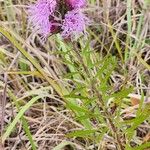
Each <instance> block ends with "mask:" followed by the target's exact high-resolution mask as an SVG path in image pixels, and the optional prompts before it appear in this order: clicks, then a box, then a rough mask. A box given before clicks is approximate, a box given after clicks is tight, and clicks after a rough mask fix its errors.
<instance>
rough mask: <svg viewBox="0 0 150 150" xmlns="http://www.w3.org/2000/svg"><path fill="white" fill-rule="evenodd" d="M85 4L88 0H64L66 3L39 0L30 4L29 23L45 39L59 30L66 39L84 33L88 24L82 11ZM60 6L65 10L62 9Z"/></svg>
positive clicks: (60, 0)
mask: <svg viewBox="0 0 150 150" xmlns="http://www.w3.org/2000/svg"><path fill="white" fill-rule="evenodd" d="M62 5H64V7H62ZM85 6H86V0H64V3H62V0H38V1H37V2H36V3H35V4H33V5H31V6H29V10H28V13H29V23H30V24H32V27H33V28H34V29H35V31H36V32H37V33H39V34H41V36H42V38H43V39H44V40H45V39H46V38H47V37H48V36H49V35H51V34H54V33H57V32H60V33H61V35H62V37H63V38H64V39H68V38H74V37H75V36H76V35H81V34H83V33H84V31H85V27H86V25H87V24H88V19H87V17H86V16H85V15H84V14H83V13H82V12H81V9H82V8H84V7H85ZM60 8H61V9H64V10H63V11H60ZM59 11H60V12H59ZM61 12H65V14H61ZM58 14H59V16H58ZM60 14H61V19H60ZM62 18H63V19H62Z"/></svg>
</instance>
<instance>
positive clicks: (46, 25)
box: [28, 0, 57, 39]
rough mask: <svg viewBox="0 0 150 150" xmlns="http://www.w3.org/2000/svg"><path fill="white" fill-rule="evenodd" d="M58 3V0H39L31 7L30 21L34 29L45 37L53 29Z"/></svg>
mask: <svg viewBox="0 0 150 150" xmlns="http://www.w3.org/2000/svg"><path fill="white" fill-rule="evenodd" d="M56 5H57V2H56V0H38V1H37V3H36V4H34V5H31V6H30V7H29V10H28V13H29V23H32V26H33V28H34V30H36V31H37V32H38V33H39V34H41V35H42V37H43V39H45V38H46V37H47V36H48V35H49V34H50V33H51V31H53V28H54V25H55V24H54V22H55V21H54V20H53V16H54V12H55V9H56ZM50 18H52V19H51V20H50Z"/></svg>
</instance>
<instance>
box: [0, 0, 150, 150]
mask: <svg viewBox="0 0 150 150" xmlns="http://www.w3.org/2000/svg"><path fill="white" fill-rule="evenodd" d="M130 2H131V4H132V5H130ZM30 3H32V0H30V1H29V0H28V1H25V0H15V1H13V0H1V1H0V26H3V27H5V29H6V30H7V31H9V33H10V34H11V35H12V37H14V39H16V40H17V41H19V43H20V44H21V46H22V47H23V48H24V49H25V50H26V52H27V53H28V54H30V56H32V57H34V58H35V59H36V62H38V64H40V66H41V69H42V70H41V72H43V74H44V76H43V75H42V74H41V73H40V72H39V70H38V69H37V67H36V66H35V65H34V64H33V63H32V62H31V60H30V59H29V58H26V57H25V55H23V54H21V53H20V51H18V49H17V48H16V47H15V46H14V45H13V44H11V43H10V41H8V40H7V39H6V38H5V37H4V36H3V35H0V101H1V105H0V114H1V118H0V119H1V134H2V135H3V134H4V132H5V131H6V127H7V126H8V125H9V124H10V123H11V122H12V121H13V119H14V118H15V117H16V115H17V113H18V112H19V110H20V109H21V108H22V107H23V106H24V105H25V104H26V103H28V102H29V101H30V100H31V99H32V98H34V97H37V96H40V98H39V99H38V100H37V101H36V103H34V104H33V105H32V107H30V109H28V110H27V111H26V112H25V114H24V118H25V120H26V121H27V122H28V125H29V127H30V131H31V133H32V138H33V139H34V141H35V143H36V144H37V147H38V148H37V149H38V150H42V149H43V150H52V149H53V148H54V147H56V146H57V145H59V144H60V143H62V144H64V145H65V144H66V145H68V146H64V147H65V148H62V149H64V150H71V149H75V150H94V149H95V150H97V149H98V150H101V149H102V150H117V146H116V141H115V139H114V137H113V135H112V134H110V133H109V132H108V131H106V133H105V134H104V135H103V138H101V140H100V141H99V142H97V141H96V140H94V139H88V138H85V137H84V138H70V137H67V136H66V134H67V133H69V132H70V131H74V130H79V129H80V130H81V129H85V126H84V125H83V124H81V123H80V122H79V121H77V117H76V116H75V114H74V113H73V112H72V111H70V109H68V108H66V107H65V104H66V101H64V99H63V95H67V94H68V93H69V92H71V91H72V90H74V88H76V87H75V81H77V80H79V82H82V80H81V79H78V78H77V79H76V80H73V81H71V80H70V79H66V78H65V75H66V74H67V73H68V72H70V71H68V70H69V65H68V66H67V65H66V64H64V62H63V61H64V60H63V55H62V54H59V52H60V51H63V52H64V53H65V50H66V49H67V48H68V47H67V46H66V45H67V44H65V43H63V41H61V40H60V37H59V35H56V36H55V35H54V36H52V37H50V38H49V39H48V41H47V43H46V44H45V45H42V44H41V43H40V37H39V35H37V34H35V33H34V32H33V31H32V30H31V28H30V27H29V26H28V24H27V11H26V8H27V5H28V4H30ZM149 7H150V6H146V4H145V1H144V0H136V1H135V0H133V1H130V0H127V2H126V1H124V0H113V1H111V0H101V1H99V0H95V1H94V0H91V1H89V6H88V8H87V10H86V12H87V14H88V15H89V17H90V18H91V19H92V20H93V22H94V23H93V25H92V26H91V27H90V28H89V29H88V32H89V37H90V46H91V49H92V50H93V55H92V56H93V61H95V60H97V59H99V58H101V59H102V58H104V57H105V56H106V55H107V54H112V55H113V56H116V59H117V67H116V69H115V71H113V73H112V75H111V81H110V83H109V84H110V85H111V86H112V89H113V91H114V92H118V91H120V89H122V87H124V86H125V87H129V86H133V88H134V90H133V92H132V93H130V95H129V97H126V98H125V100H124V101H125V103H124V105H123V109H122V110H121V113H120V114H122V116H121V119H122V120H128V119H129V120H130V119H131V118H134V117H136V110H137V108H138V107H139V105H140V104H139V103H140V102H139V101H140V99H141V96H142V95H143V96H145V97H144V101H145V102H144V103H143V104H145V103H146V104H147V105H149V102H150V11H149V10H150V8H149ZM130 11H131V12H130ZM74 45H76V44H74ZM73 56H74V54H72V57H73ZM72 61H76V59H73V58H72ZM77 62H78V61H77ZM75 63H76V62H75ZM78 63H79V62H78ZM96 69H97V68H96ZM93 72H94V71H93ZM93 74H94V73H93ZM51 78H52V79H53V81H54V84H52V82H51ZM56 82H57V83H58V85H59V87H61V88H62V91H60V90H59V89H60V88H59V87H57V86H56V87H55V83H56ZM73 82H74V83H73ZM83 84H84V83H83ZM15 100H16V101H17V103H18V104H19V108H17V105H16V103H15ZM80 102H81V101H80V100H79V103H80ZM135 103H136V104H137V105H136V104H135ZM144 106H145V105H144ZM144 106H143V107H144ZM109 109H110V111H112V112H113V109H114V111H115V106H114V105H112V106H110V108H109ZM113 115H114V114H113V113H112V117H114V116H113ZM91 123H92V127H93V128H96V127H103V124H99V123H98V122H96V120H94V119H93V120H92V121H91ZM104 126H105V125H104ZM119 132H120V131H119ZM134 133H135V136H134V138H133V141H132V142H131V143H130V144H131V146H133V147H134V146H137V145H141V144H145V143H146V142H149V141H150V124H149V119H148V118H147V119H146V120H144V121H143V122H142V123H141V124H140V125H139V126H138V127H137V128H136V129H135V132H134ZM121 135H123V134H121ZM123 139H126V138H124V137H121V140H123ZM126 140H127V139H126ZM124 142H126V141H122V143H124ZM70 145H72V146H70ZM0 149H6V150H17V149H18V150H24V149H28V150H29V149H32V148H31V144H30V142H29V139H28V137H27V136H26V134H25V131H24V130H23V121H22V120H21V119H20V120H19V121H18V122H17V124H16V126H15V129H14V130H13V132H12V133H11V135H10V136H9V137H8V138H7V139H6V140H5V142H4V143H3V144H1V148H0ZM148 149H149V148H148ZM56 150H57V149H56Z"/></svg>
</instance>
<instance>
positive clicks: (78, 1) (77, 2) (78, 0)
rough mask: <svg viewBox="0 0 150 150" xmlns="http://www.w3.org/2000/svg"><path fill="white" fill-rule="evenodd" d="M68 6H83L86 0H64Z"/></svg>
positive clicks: (75, 7)
mask: <svg viewBox="0 0 150 150" xmlns="http://www.w3.org/2000/svg"><path fill="white" fill-rule="evenodd" d="M66 3H67V5H68V6H70V7H71V8H72V9H78V8H83V7H85V6H86V3H87V2H86V0H66Z"/></svg>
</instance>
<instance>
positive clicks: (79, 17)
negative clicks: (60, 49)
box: [61, 9, 89, 39]
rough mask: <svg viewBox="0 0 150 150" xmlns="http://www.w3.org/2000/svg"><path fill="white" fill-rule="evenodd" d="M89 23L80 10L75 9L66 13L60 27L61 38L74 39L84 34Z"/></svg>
mask: <svg viewBox="0 0 150 150" xmlns="http://www.w3.org/2000/svg"><path fill="white" fill-rule="evenodd" d="M88 23H89V21H88V19H87V17H86V16H85V15H84V14H83V13H82V12H80V10H78V9H75V10H72V11H68V13H67V14H66V15H65V19H64V21H63V25H62V30H63V32H62V34H61V35H62V37H63V38H65V39H66V38H71V39H72V38H74V37H79V36H80V35H81V34H83V33H84V31H85V27H86V25H87V24H88Z"/></svg>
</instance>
